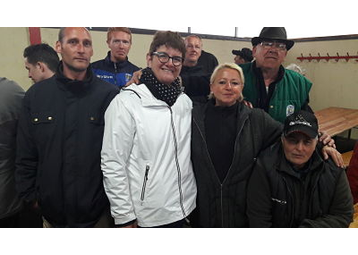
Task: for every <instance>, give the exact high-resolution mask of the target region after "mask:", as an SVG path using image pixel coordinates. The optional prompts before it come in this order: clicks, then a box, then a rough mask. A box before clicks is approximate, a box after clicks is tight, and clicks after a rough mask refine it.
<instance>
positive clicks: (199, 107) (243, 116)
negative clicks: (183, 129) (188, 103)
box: [193, 99, 251, 138]
mask: <svg viewBox="0 0 358 255" xmlns="http://www.w3.org/2000/svg"><path fill="white" fill-rule="evenodd" d="M210 104H211V105H210ZM214 104H215V99H212V100H209V101H208V102H207V103H205V104H199V103H197V104H195V105H194V108H193V121H194V123H196V124H197V125H198V128H199V129H200V131H201V132H202V134H203V135H204V138H206V135H205V115H206V112H207V109H208V107H212V106H213V105H214ZM236 107H237V108H238V109H237V116H238V117H237V135H238V134H239V133H240V132H241V130H242V127H243V126H244V124H245V122H246V120H247V119H248V117H249V113H250V111H251V109H249V108H247V106H245V105H244V103H237V104H236Z"/></svg>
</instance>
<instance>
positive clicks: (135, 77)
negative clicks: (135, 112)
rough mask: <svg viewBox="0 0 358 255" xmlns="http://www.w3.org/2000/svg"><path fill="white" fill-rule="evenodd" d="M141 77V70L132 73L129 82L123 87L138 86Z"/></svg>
mask: <svg viewBox="0 0 358 255" xmlns="http://www.w3.org/2000/svg"><path fill="white" fill-rule="evenodd" d="M141 76H142V70H138V71H136V72H134V73H133V76H132V79H130V81H129V82H127V83H126V85H124V86H125V87H127V86H129V85H131V84H133V83H134V84H139V83H140V81H139V80H140V77H141Z"/></svg>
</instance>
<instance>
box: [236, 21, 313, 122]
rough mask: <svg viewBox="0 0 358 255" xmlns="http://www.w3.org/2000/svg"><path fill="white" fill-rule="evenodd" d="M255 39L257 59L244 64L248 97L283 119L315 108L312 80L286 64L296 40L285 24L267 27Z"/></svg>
mask: <svg viewBox="0 0 358 255" xmlns="http://www.w3.org/2000/svg"><path fill="white" fill-rule="evenodd" d="M251 42H252V45H253V50H252V52H253V56H254V58H255V61H254V62H252V63H248V64H244V65H242V66H241V67H242V69H243V71H244V75H245V87H244V90H243V94H244V96H245V100H247V101H249V102H250V103H251V104H252V105H253V107H258V108H261V109H264V110H265V111H266V112H268V113H269V114H270V115H271V117H273V118H274V119H276V120H278V121H280V122H282V123H283V122H284V120H285V118H286V117H287V116H289V115H291V114H292V113H294V112H297V111H299V110H301V109H302V110H307V111H311V112H312V110H311V108H310V107H309V106H308V102H309V92H310V89H311V87H312V83H311V82H310V81H309V80H308V79H306V78H305V77H303V76H302V75H300V74H297V73H296V72H293V71H291V70H286V69H285V68H284V67H283V66H282V63H283V62H284V60H285V57H286V56H287V52H288V51H289V50H290V49H291V48H292V47H293V45H294V41H291V40H287V34H286V30H285V28H284V27H264V28H263V29H262V31H261V33H260V36H259V37H254V38H252V40H251Z"/></svg>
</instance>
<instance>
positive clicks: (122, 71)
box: [92, 51, 140, 87]
mask: <svg viewBox="0 0 358 255" xmlns="http://www.w3.org/2000/svg"><path fill="white" fill-rule="evenodd" d="M139 69H140V68H138V67H137V66H135V65H133V64H132V63H131V62H129V61H128V58H127V59H126V60H125V61H123V62H117V63H114V62H112V61H111V52H110V51H109V52H108V54H107V57H106V58H105V59H102V60H98V61H96V62H94V63H92V70H93V72H94V74H95V75H96V76H97V77H98V78H100V79H102V80H104V81H106V82H109V83H112V84H114V85H117V86H119V87H123V86H124V85H126V83H127V82H128V81H130V79H131V78H132V76H133V73H134V72H135V71H138V70H139Z"/></svg>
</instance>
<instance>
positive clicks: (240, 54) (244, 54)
mask: <svg viewBox="0 0 358 255" xmlns="http://www.w3.org/2000/svg"><path fill="white" fill-rule="evenodd" d="M232 54H234V55H235V58H234V61H235V63H236V64H238V65H241V64H246V63H249V62H251V61H252V60H253V57H252V50H250V49H249V48H242V49H241V50H233V51H232Z"/></svg>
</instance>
